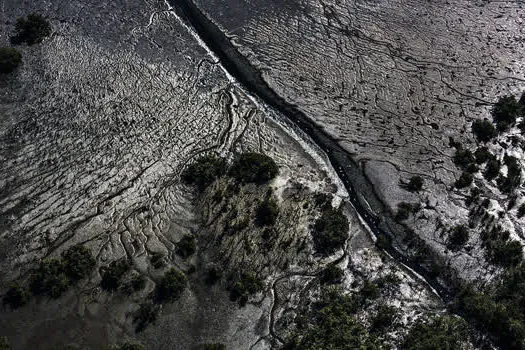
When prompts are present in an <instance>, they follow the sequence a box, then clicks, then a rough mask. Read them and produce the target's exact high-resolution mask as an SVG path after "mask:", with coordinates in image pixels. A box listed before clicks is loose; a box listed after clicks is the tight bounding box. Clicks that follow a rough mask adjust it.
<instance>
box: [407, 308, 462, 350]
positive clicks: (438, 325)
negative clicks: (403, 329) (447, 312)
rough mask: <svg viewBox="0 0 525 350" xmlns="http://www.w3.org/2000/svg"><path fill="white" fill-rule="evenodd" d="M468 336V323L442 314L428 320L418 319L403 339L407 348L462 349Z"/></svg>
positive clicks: (412, 349) (423, 349)
mask: <svg viewBox="0 0 525 350" xmlns="http://www.w3.org/2000/svg"><path fill="white" fill-rule="evenodd" d="M467 338H468V327H467V323H466V322H465V321H464V320H463V319H461V318H456V317H452V316H440V317H434V318H432V319H430V320H429V321H428V322H423V321H418V322H416V324H414V326H412V328H411V329H410V331H409V332H408V334H407V336H406V337H405V339H404V340H403V344H402V346H401V348H402V349H406V350H444V349H450V350H452V349H461V348H462V345H463V344H465V341H466V340H467Z"/></svg>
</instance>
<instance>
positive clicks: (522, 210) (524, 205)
mask: <svg viewBox="0 0 525 350" xmlns="http://www.w3.org/2000/svg"><path fill="white" fill-rule="evenodd" d="M524 215H525V203H522V204H521V205H520V206H519V208H518V218H521V217H523V216H524Z"/></svg>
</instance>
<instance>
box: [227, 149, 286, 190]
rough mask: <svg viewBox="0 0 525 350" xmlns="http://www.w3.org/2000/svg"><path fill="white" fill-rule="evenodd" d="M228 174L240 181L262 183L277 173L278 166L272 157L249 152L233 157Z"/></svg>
mask: <svg viewBox="0 0 525 350" xmlns="http://www.w3.org/2000/svg"><path fill="white" fill-rule="evenodd" d="M229 174H230V176H232V177H233V178H235V179H236V180H237V181H240V182H242V183H248V182H253V183H256V184H263V183H265V182H268V181H270V180H272V179H273V178H274V177H276V176H277V175H278V174H279V167H278V166H277V164H276V163H275V162H274V160H273V159H272V158H270V157H268V156H266V155H264V154H259V153H252V152H250V153H243V154H240V155H238V156H237V157H235V159H234V161H233V163H232V165H231V168H230V171H229Z"/></svg>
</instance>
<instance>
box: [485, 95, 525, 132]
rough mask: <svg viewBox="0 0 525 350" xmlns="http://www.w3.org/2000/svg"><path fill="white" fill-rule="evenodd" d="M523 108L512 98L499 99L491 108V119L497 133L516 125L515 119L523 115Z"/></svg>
mask: <svg viewBox="0 0 525 350" xmlns="http://www.w3.org/2000/svg"><path fill="white" fill-rule="evenodd" d="M524 111H525V109H524V107H523V105H522V104H520V103H519V102H518V101H517V100H516V97H514V96H511V95H509V96H503V97H501V98H500V99H499V100H498V101H497V102H496V103H495V104H494V106H493V107H492V117H493V118H494V122H496V127H497V129H498V130H499V131H505V130H507V129H509V128H510V127H511V126H513V125H514V124H515V123H516V118H517V117H520V116H522V115H523V114H524Z"/></svg>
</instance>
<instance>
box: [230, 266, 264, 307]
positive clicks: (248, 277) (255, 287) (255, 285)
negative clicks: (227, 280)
mask: <svg viewBox="0 0 525 350" xmlns="http://www.w3.org/2000/svg"><path fill="white" fill-rule="evenodd" d="M231 281H232V284H231V285H230V299H231V300H238V301H239V304H240V305H241V306H244V305H245V304H246V302H247V301H248V297H249V296H250V295H252V294H256V293H259V292H261V291H262V290H263V282H262V281H261V279H260V278H258V277H257V276H255V275H254V274H253V273H249V272H241V273H240V274H239V275H237V277H233V278H232V279H231Z"/></svg>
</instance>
